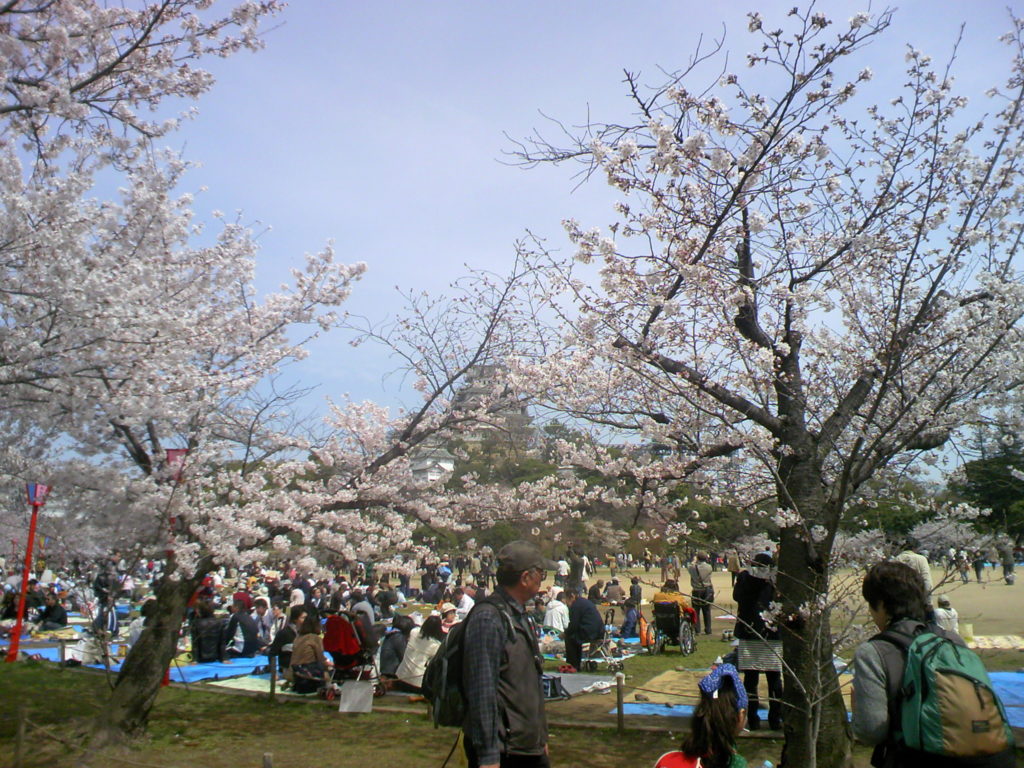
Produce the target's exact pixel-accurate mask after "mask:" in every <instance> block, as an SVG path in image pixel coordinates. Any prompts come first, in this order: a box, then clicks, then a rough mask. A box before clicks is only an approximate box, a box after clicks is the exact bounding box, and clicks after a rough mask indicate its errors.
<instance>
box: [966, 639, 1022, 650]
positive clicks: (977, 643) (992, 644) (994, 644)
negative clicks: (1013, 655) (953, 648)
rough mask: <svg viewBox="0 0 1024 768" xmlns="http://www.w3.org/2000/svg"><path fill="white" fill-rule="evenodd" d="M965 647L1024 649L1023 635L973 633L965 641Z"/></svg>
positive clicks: (976, 648)
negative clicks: (966, 641) (969, 639)
mask: <svg viewBox="0 0 1024 768" xmlns="http://www.w3.org/2000/svg"><path fill="white" fill-rule="evenodd" d="M967 647H968V648H973V649H975V650H993V649H995V650H1001V651H1018V650H1024V637H1021V636H1020V635H975V636H974V638H973V639H972V640H971V641H970V642H969V643H967Z"/></svg>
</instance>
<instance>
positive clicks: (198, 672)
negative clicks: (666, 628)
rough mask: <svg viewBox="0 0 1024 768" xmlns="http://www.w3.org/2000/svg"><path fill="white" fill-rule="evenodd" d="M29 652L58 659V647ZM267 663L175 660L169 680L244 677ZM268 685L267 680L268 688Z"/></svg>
mask: <svg viewBox="0 0 1024 768" xmlns="http://www.w3.org/2000/svg"><path fill="white" fill-rule="evenodd" d="M117 648H118V646H116V645H112V646H111V647H110V653H111V659H110V670H111V671H112V672H118V671H120V669H121V660H119V659H115V658H114V657H113V654H115V653H117ZM69 650H70V646H69ZM31 653H32V655H33V656H35V655H38V656H41V657H42V658H44V659H46V660H47V661H60V649H59V648H33V649H32V652H31ZM269 664H270V660H269V659H268V658H267V657H266V656H256V657H254V658H251V659H234V660H232V661H231V662H210V663H208V664H186V663H182V662H176V663H173V664H171V680H174V681H176V682H179V683H194V682H198V681H200V680H222V679H226V678H233V677H245V676H250V675H252V674H253V673H254V672H255V671H256V670H262V669H264V668H266V667H267V666H268V665H269ZM85 666H87V667H95V668H96V669H104V666H103V664H86V665H85ZM267 680H268V681H269V680H270V675H267ZM269 687H270V686H269V682H268V684H267V688H268V690H269Z"/></svg>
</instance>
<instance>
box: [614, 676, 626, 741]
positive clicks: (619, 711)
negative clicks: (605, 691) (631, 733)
mask: <svg viewBox="0 0 1024 768" xmlns="http://www.w3.org/2000/svg"><path fill="white" fill-rule="evenodd" d="M625 683H626V676H625V675H624V674H623V673H622V672H616V673H615V717H616V720H617V721H618V723H617V726H618V731H619V733H620V734H623V733H625V732H626V711H625V705H624V701H625V697H626V691H625V688H624V686H625Z"/></svg>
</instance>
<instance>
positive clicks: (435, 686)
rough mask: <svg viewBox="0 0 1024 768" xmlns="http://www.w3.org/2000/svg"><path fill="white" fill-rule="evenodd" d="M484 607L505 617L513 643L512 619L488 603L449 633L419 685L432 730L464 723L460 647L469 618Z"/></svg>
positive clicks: (481, 603)
mask: <svg viewBox="0 0 1024 768" xmlns="http://www.w3.org/2000/svg"><path fill="white" fill-rule="evenodd" d="M485 605H491V606H493V607H494V609H495V610H497V611H498V613H500V614H501V615H502V616H503V617H504V619H505V625H506V628H507V629H508V640H509V642H511V641H512V640H513V639H514V633H515V629H514V628H513V626H512V618H511V617H510V616H509V615H508V612H507V611H506V610H505V609H504V608H501V607H499V605H498V604H497V603H493V602H490V601H489V600H488V601H485V602H480V603H477V604H476V605H474V606H473V608H472V610H470V612H469V614H468V615H467V616H466V618H465V619H464V620H463V621H460V622H459V623H458V624H456V625H455V626H453V627H452V628H451V629H450V630H448V635H447V636H446V637H445V639H444V642H443V643H441V647H440V648H438V649H437V653H435V654H434V658H433V659H431V660H430V662H429V663H428V664H427V668H426V670H425V671H424V672H423V682H422V684H421V688H422V690H423V696H424V697H425V698H426V699H427V701H429V702H430V712H431V716H432V717H433V720H434V727H435V728H437V727H439V726H442V725H443V726H446V727H451V728H461V727H462V724H463V722H464V721H465V719H466V699H465V696H464V695H463V692H462V658H463V643H464V641H465V636H466V625H467V624H469V619H470V617H471V616H472V615H473V614H474V613H475V612H476V611H477V610H479V609H480V608H481V607H482V606H485Z"/></svg>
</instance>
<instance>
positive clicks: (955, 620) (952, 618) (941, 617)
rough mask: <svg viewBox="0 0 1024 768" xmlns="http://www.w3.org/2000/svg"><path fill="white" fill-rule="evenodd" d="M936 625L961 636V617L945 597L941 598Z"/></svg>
mask: <svg viewBox="0 0 1024 768" xmlns="http://www.w3.org/2000/svg"><path fill="white" fill-rule="evenodd" d="M935 623H936V624H938V625H939V628H940V629H944V630H946V631H947V632H952V633H954V634H956V635H959V634H960V615H959V614H958V613H957V612H956V608H954V607H953V606H952V605H951V604H950V602H949V598H948V597H946V596H945V595H943V596H942V597H940V598H939V607H938V608H936V609H935Z"/></svg>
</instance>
